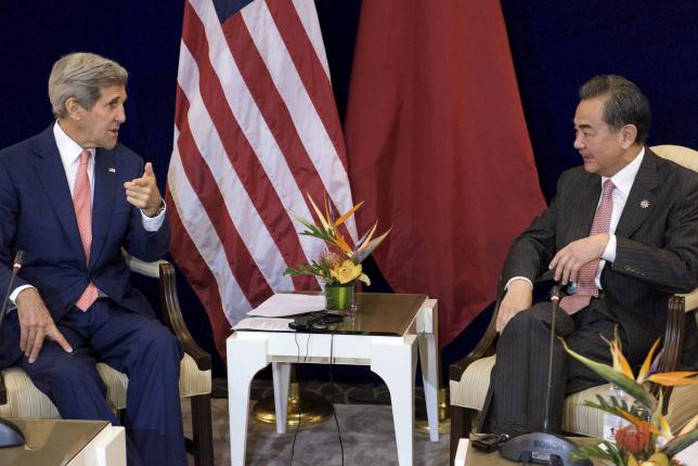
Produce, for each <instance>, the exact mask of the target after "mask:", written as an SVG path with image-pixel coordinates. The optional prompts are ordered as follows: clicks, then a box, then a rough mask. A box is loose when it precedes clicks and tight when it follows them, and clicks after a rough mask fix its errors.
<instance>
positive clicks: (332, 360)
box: [330, 331, 344, 466]
mask: <svg viewBox="0 0 698 466" xmlns="http://www.w3.org/2000/svg"><path fill="white" fill-rule="evenodd" d="M334 335H335V333H334V331H332V335H330V388H331V390H332V393H334V391H335V386H334V377H333V376H332V365H333V364H334ZM332 416H333V417H334V423H335V425H336V426H337V439H338V440H339V451H340V452H341V455H342V466H344V443H343V442H342V432H341V430H340V428H339V420H338V419H337V411H336V410H335V409H334V403H332Z"/></svg>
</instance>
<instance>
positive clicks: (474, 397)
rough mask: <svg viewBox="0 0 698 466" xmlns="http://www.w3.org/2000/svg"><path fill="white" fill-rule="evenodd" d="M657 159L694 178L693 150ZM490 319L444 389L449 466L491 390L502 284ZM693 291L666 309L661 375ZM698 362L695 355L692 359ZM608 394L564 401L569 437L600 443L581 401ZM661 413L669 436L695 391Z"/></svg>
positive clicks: (675, 356) (696, 403)
mask: <svg viewBox="0 0 698 466" xmlns="http://www.w3.org/2000/svg"><path fill="white" fill-rule="evenodd" d="M651 149H652V151H654V152H655V153H656V154H657V155H659V156H661V157H664V158H666V159H669V160H673V161H674V162H676V163H678V164H679V165H682V166H684V167H686V168H689V169H691V170H693V171H696V172H698V151H694V150H692V149H689V148H686V147H681V146H673V145H662V146H654V147H652V148H651ZM498 289H499V290H500V295H499V296H498V298H497V305H496V307H495V312H494V315H493V316H492V320H491V321H490V324H489V326H488V327H487V330H486V331H485V334H484V335H483V337H482V339H481V340H480V342H479V343H478V344H477V345H476V346H475V348H474V349H473V351H472V352H471V353H470V354H469V355H467V356H466V357H465V358H464V359H462V360H460V361H457V362H455V363H454V364H452V365H451V366H450V368H449V379H450V381H449V389H450V405H451V463H453V459H454V457H455V451H456V448H457V445H458V440H459V439H460V438H461V437H464V436H467V435H468V434H469V433H470V431H471V429H472V427H473V423H474V422H475V420H476V417H477V414H478V412H479V411H480V410H482V407H483V405H484V402H485V396H486V394H487V390H488V388H489V384H490V373H491V371H492V367H493V366H494V363H495V360H496V352H495V351H496V340H497V332H496V331H495V320H496V316H497V310H498V308H499V301H500V300H501V297H502V294H503V293H502V287H501V284H500V286H499V288H498ZM697 310H698V289H696V290H694V291H693V292H692V293H690V294H687V295H674V296H672V297H671V298H670V299H669V302H668V304H667V327H666V330H665V333H664V340H663V343H664V350H663V353H662V355H661V360H660V367H659V370H660V371H662V372H663V371H672V370H675V369H676V368H677V367H678V365H679V362H680V357H681V351H682V349H683V338H684V335H683V333H684V322H685V319H689V318H696V319H697V321H698V312H696V311H697ZM695 358H696V359H697V360H698V355H695ZM597 394H599V395H601V396H605V395H609V394H610V386H609V385H608V384H606V385H600V386H598V387H592V388H589V389H587V390H584V391H582V392H579V393H575V394H572V395H570V396H568V397H567V398H566V399H565V405H564V413H563V418H562V429H563V431H564V432H566V433H569V434H572V435H581V436H588V437H602V435H603V412H602V411H600V410H597V409H594V408H590V407H588V406H586V405H585V401H587V400H590V401H595V400H596V395H597ZM664 401H665V404H664V408H665V411H666V416H667V420H668V422H669V424H670V426H671V428H672V430H676V429H679V428H680V427H682V426H683V425H685V424H686V423H687V422H688V421H689V420H690V419H691V418H692V417H693V416H695V415H696V414H698V385H691V386H685V387H678V388H675V389H673V390H666V391H665V395H664Z"/></svg>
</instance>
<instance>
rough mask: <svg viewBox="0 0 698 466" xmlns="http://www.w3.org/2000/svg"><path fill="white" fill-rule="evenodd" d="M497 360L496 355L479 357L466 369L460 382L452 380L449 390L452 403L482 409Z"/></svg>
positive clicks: (477, 409)
mask: <svg viewBox="0 0 698 466" xmlns="http://www.w3.org/2000/svg"><path fill="white" fill-rule="evenodd" d="M495 360H496V356H488V357H486V358H482V359H478V360H477V361H474V362H473V363H472V364H470V365H469V366H468V367H467V368H466V369H465V371H464V372H463V375H462V376H461V379H460V382H455V381H453V380H451V382H450V383H449V390H450V396H451V404H452V405H456V406H460V407H462V408H469V409H474V410H476V411H481V410H482V407H483V406H484V405H485V397H486V396H487V389H488V388H489V386H490V374H491V373H492V368H493V367H494V362H495Z"/></svg>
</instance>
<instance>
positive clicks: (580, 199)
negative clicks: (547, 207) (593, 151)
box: [565, 172, 601, 244]
mask: <svg viewBox="0 0 698 466" xmlns="http://www.w3.org/2000/svg"><path fill="white" fill-rule="evenodd" d="M584 174H585V175H586V177H587V179H586V180H585V181H584V182H583V183H581V187H580V189H579V192H577V193H575V196H574V201H575V202H574V205H573V206H571V208H572V209H573V211H572V212H570V214H569V215H568V216H567V218H569V219H570V220H571V222H570V227H569V237H568V238H567V241H566V242H565V244H567V243H569V242H571V241H574V240H577V239H580V238H585V237H587V236H589V232H590V231H591V224H592V222H593V221H594V213H595V212H596V204H598V202H599V196H600V195H601V182H600V178H599V177H598V176H596V175H589V174H587V173H586V172H584Z"/></svg>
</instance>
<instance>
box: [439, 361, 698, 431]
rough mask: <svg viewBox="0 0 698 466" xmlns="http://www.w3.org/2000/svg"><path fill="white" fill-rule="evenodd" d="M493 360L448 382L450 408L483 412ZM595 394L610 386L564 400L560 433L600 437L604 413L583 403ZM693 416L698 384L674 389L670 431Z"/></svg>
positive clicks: (605, 392) (603, 393)
mask: <svg viewBox="0 0 698 466" xmlns="http://www.w3.org/2000/svg"><path fill="white" fill-rule="evenodd" d="M495 359H496V356H489V357H486V358H482V359H479V360H477V361H475V362H473V363H472V364H471V365H470V366H468V367H467V368H466V370H465V371H464V372H463V375H462V376H461V380H460V381H458V382H456V381H453V380H451V381H450V385H449V389H450V397H451V400H450V403H451V404H452V405H455V406H459V407H461V408H468V409H474V410H476V411H481V410H482V407H483V406H484V403H485V397H486V396H487V390H488V388H489V384H490V374H491V372H492V367H494V363H495ZM597 395H601V396H602V397H607V396H609V395H610V385H609V384H605V385H599V386H596V387H591V388H588V389H586V390H583V391H581V392H578V393H574V394H572V395H570V396H568V397H567V398H566V399H565V405H564V408H563V410H564V411H563V415H562V429H563V431H565V432H568V433H573V434H578V435H583V436H588V437H602V436H603V416H604V413H603V411H601V410H599V409H596V408H592V407H590V406H586V405H585V402H586V401H594V402H596V396H597ZM696 414H698V384H696V385H689V386H685V387H677V388H675V389H674V391H673V393H672V395H671V398H670V399H669V407H668V410H667V416H666V417H667V422H669V426H670V427H671V429H672V431H673V432H678V431H679V429H680V428H681V427H683V426H684V425H685V424H686V423H687V422H688V421H689V420H691V419H692V418H693V416H695V415H696Z"/></svg>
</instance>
